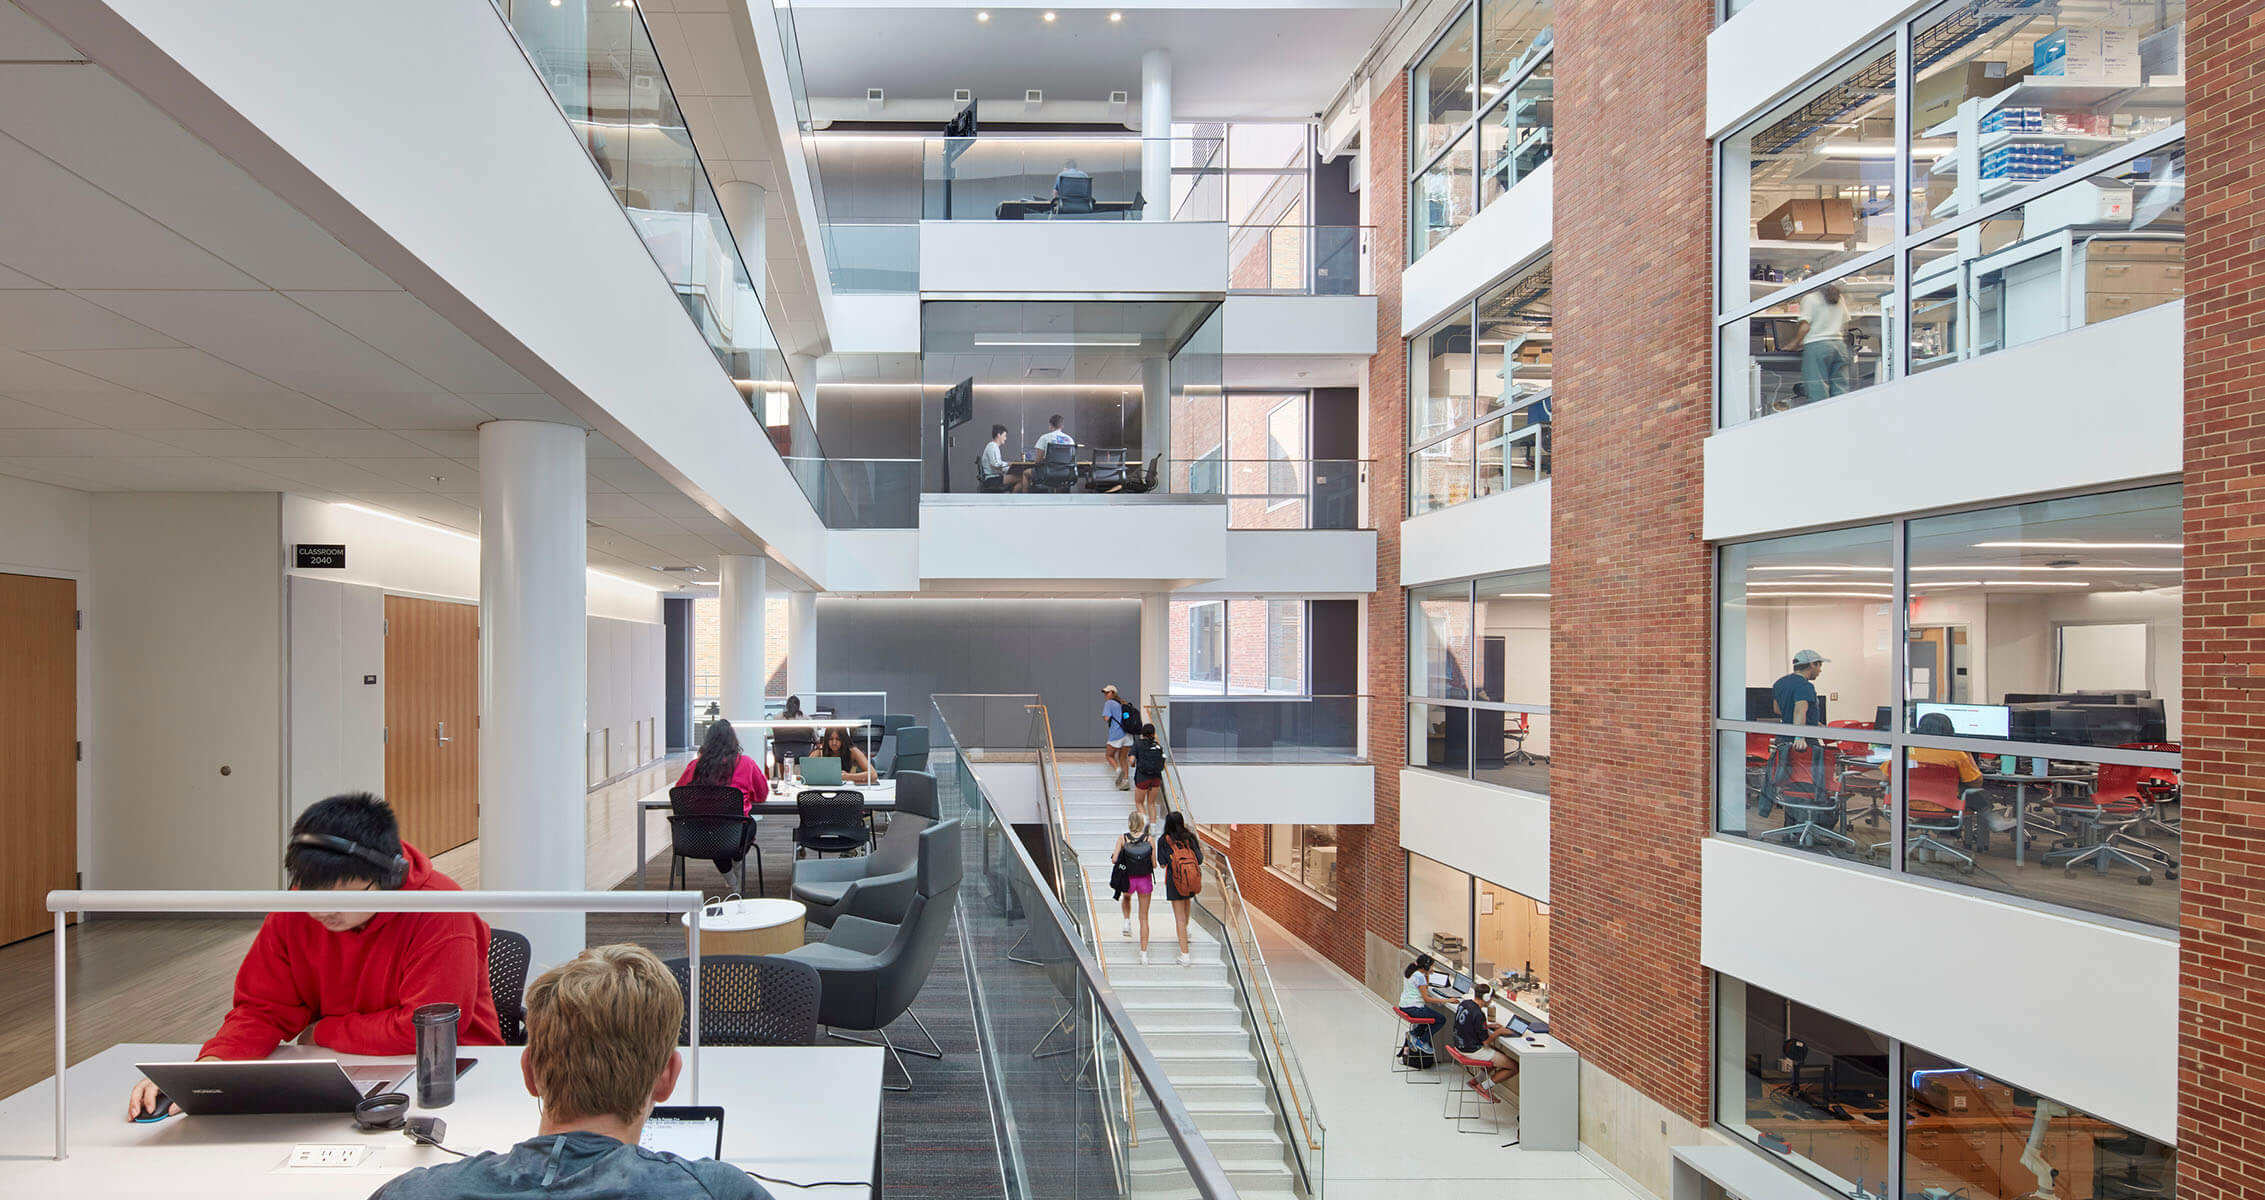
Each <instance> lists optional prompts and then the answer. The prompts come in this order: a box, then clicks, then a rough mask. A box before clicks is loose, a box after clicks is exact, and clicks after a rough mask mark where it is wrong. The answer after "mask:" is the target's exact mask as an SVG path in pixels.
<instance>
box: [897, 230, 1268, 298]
mask: <svg viewBox="0 0 2265 1200" xmlns="http://www.w3.org/2000/svg"><path fill="white" fill-rule="evenodd" d="M920 290H921V292H922V293H923V294H934V293H945V294H953V293H960V292H1005V293H1024V294H1033V295H1071V296H1074V295H1082V294H1086V293H1091V292H1137V293H1151V292H1168V293H1170V292H1178V293H1186V292H1193V293H1199V294H1214V295H1216V294H1219V293H1223V292H1225V291H1226V290H1227V226H1226V225H1225V224H1223V223H1218V222H1210V221H1203V222H1198V221H922V222H921V223H920Z"/></svg>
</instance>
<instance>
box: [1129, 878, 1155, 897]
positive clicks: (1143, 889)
mask: <svg viewBox="0 0 2265 1200" xmlns="http://www.w3.org/2000/svg"><path fill="white" fill-rule="evenodd" d="M1155 890H1156V877H1155V876H1154V875H1128V876H1126V877H1125V891H1126V893H1127V894H1129V895H1138V896H1146V895H1148V894H1149V893H1151V892H1153V891H1155Z"/></svg>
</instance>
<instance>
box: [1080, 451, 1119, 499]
mask: <svg viewBox="0 0 2265 1200" xmlns="http://www.w3.org/2000/svg"><path fill="white" fill-rule="evenodd" d="M1124 486H1125V452H1124V451H1122V450H1095V451H1094V452H1093V474H1092V475H1091V476H1090V477H1088V478H1087V479H1086V481H1085V490H1086V491H1089V492H1115V491H1122V490H1123V489H1124Z"/></svg>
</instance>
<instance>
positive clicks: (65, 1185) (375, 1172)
mask: <svg viewBox="0 0 2265 1200" xmlns="http://www.w3.org/2000/svg"><path fill="white" fill-rule="evenodd" d="M196 1049H197V1048H196V1047H195V1046H188V1045H179V1046H166V1045H120V1046H113V1047H111V1048H110V1049H108V1050H105V1051H103V1052H102V1053H100V1054H98V1055H95V1056H94V1057H93V1058H90V1059H88V1060H86V1061H85V1062H82V1063H80V1064H79V1065H77V1066H75V1067H72V1068H71V1070H70V1075H69V1081H70V1111H71V1128H70V1157H69V1158H67V1159H64V1160H62V1161H61V1162H57V1161H55V1159H54V1158H53V1157H52V1155H53V1154H54V1152H55V1143H54V1130H55V1122H54V1113H55V1092H54V1084H53V1082H52V1081H43V1082H41V1083H38V1084H34V1085H33V1086H31V1087H29V1088H26V1089H24V1090H23V1091H21V1092H18V1093H16V1094H15V1095H13V1096H10V1097H8V1098H7V1099H6V1100H0V1193H4V1194H6V1195H7V1196H9V1197H10V1198H11V1200H23V1198H29V1197H34V1196H37V1197H48V1196H55V1197H74V1198H77V1197H90V1196H163V1197H167V1198H168V1200H171V1198H173V1197H183V1196H212V1197H239V1196H242V1197H265V1196H325V1197H342V1196H351V1197H362V1196H367V1195H369V1193H370V1192H371V1191H373V1190H375V1189H376V1188H377V1187H378V1185H379V1184H381V1183H383V1182H385V1180H386V1179H387V1178H389V1177H391V1176H393V1175H397V1174H400V1173H401V1172H403V1171H406V1170H409V1169H410V1168H412V1167H426V1166H438V1165H439V1164H441V1163H446V1162H454V1161H455V1157H454V1156H453V1155H449V1154H445V1153H443V1152H441V1151H439V1150H434V1149H432V1148H430V1147H425V1146H418V1145H414V1144H412V1143H411V1142H410V1141H409V1140H408V1139H407V1138H406V1137H404V1136H403V1135H402V1134H400V1133H398V1132H395V1133H362V1132H360V1131H358V1130H356V1129H355V1128H354V1120H353V1117H352V1115H351V1114H347V1113H326V1114H320V1115H307V1116H269V1117H190V1116H180V1117H169V1118H167V1119H165V1120H163V1121H158V1122H155V1123H152V1124H148V1125H137V1124H133V1123H131V1122H129V1121H127V1120H126V1119H125V1112H126V1092H127V1090H128V1089H129V1088H131V1087H132V1086H133V1084H134V1081H135V1080H136V1079H139V1078H140V1072H138V1071H136V1070H135V1069H134V1064H136V1063H144V1062H166V1061H181V1060H185V1059H189V1058H193V1057H195V1056H196ZM279 1053H288V1054H292V1055H296V1056H298V1057H307V1058H339V1059H341V1060H343V1061H353V1062H371V1061H388V1060H373V1059H353V1058H348V1056H344V1055H336V1054H332V1053H330V1052H328V1051H325V1050H322V1049H321V1048H319V1047H301V1046H289V1047H285V1048H284V1050H283V1051H281V1052H279ZM884 1053H885V1051H883V1050H880V1049H878V1048H868V1047H862V1046H782V1047H761V1048H753V1047H716V1048H713V1049H703V1050H701V1051H700V1062H701V1065H702V1067H703V1070H702V1071H701V1072H700V1080H701V1087H700V1100H701V1102H702V1103H704V1104H720V1105H722V1106H723V1109H724V1158H725V1160H726V1161H728V1162H730V1163H732V1164H733V1165H735V1166H738V1167H741V1168H743V1169H753V1170H756V1171H761V1172H762V1173H763V1174H765V1175H772V1176H776V1177H778V1178H781V1179H794V1180H810V1181H816V1180H823V1179H847V1180H864V1181H867V1185H866V1186H858V1187H827V1188H815V1189H803V1188H796V1187H789V1186H785V1185H782V1184H777V1183H771V1182H769V1181H764V1183H763V1186H764V1187H766V1188H768V1189H770V1192H771V1194H772V1195H773V1196H778V1197H782V1198H783V1197H788V1196H812V1197H837V1196H871V1195H874V1194H876V1193H877V1192H878V1190H879V1188H878V1187H877V1186H875V1185H878V1184H880V1182H881V1177H880V1145H881V1061H882V1055H883V1054H884ZM463 1054H465V1055H466V1056H469V1057H471V1058H476V1059H478V1060H480V1063H479V1066H477V1067H476V1068H474V1069H473V1070H472V1071H471V1072H470V1073H468V1074H466V1075H465V1076H464V1077H463V1078H462V1079H461V1080H460V1081H458V1083H457V1085H456V1103H454V1104H452V1105H449V1106H448V1107H447V1108H442V1109H436V1110H433V1115H435V1116H438V1117H440V1118H441V1119H442V1120H443V1121H446V1122H447V1123H448V1131H447V1136H446V1138H445V1141H446V1144H447V1145H448V1146H449V1147H450V1148H451V1149H456V1150H464V1151H469V1152H471V1153H475V1154H476V1153H478V1152H480V1151H482V1150H496V1151H502V1150H505V1149H508V1148H509V1147H510V1146H511V1145H513V1144H514V1143H516V1142H519V1141H522V1140H524V1139H526V1138H529V1137H532V1136H534V1133H535V1119H536V1118H535V1102H534V1101H533V1100H532V1099H531V1098H529V1097H528V1095H527V1091H526V1088H525V1086H524V1085H523V1084H522V1083H521V1081H520V1075H519V1054H520V1050H519V1048H518V1047H516V1046H468V1047H465V1048H464V1050H463ZM398 1061H400V1062H401V1063H402V1064H403V1070H404V1071H405V1072H406V1071H407V1069H408V1066H407V1064H408V1060H406V1059H403V1060H398ZM409 1090H410V1091H411V1093H412V1095H413V1094H414V1091H415V1089H414V1087H412V1088H411V1089H409ZM672 1100H673V1102H674V1103H680V1104H689V1103H691V1102H692V1100H691V1094H690V1089H689V1087H688V1086H687V1085H686V1084H684V1083H679V1084H678V1092H677V1094H676V1096H675V1097H673V1098H672ZM299 1143H323V1144H329V1145H347V1144H356V1145H368V1146H370V1147H372V1148H373V1149H374V1150H375V1153H373V1154H371V1155H369V1156H368V1157H367V1158H366V1159H365V1160H364V1161H363V1163H362V1165H360V1166H358V1167H352V1168H347V1169H344V1170H338V1169H330V1170H319V1171H318V1170H313V1169H305V1168H302V1169H294V1170H283V1169H282V1165H283V1162H284V1159H285V1158H287V1157H288V1156H289V1155H290V1153H291V1149H292V1147H293V1146H294V1145H296V1144H299Z"/></svg>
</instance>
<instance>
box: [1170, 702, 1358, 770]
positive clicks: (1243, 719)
mask: <svg viewBox="0 0 2265 1200" xmlns="http://www.w3.org/2000/svg"><path fill="white" fill-rule="evenodd" d="M1150 704H1151V705H1152V707H1153V708H1154V709H1156V710H1160V711H1161V712H1162V717H1161V718H1160V719H1157V720H1156V728H1157V730H1158V731H1159V732H1160V733H1162V734H1164V735H1166V736H1167V737H1168V739H1169V740H1168V741H1166V743H1165V745H1166V746H1167V748H1168V749H1169V751H1170V753H1171V756H1172V757H1173V758H1176V759H1178V760H1179V761H1181V762H1183V763H1246V762H1248V763H1267V762H1358V761H1360V760H1361V758H1362V754H1361V729H1362V727H1363V726H1364V725H1366V723H1367V717H1368V697H1366V696H1185V695H1172V696H1161V697H1155V698H1153V699H1152V700H1151V701H1150Z"/></svg>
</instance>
